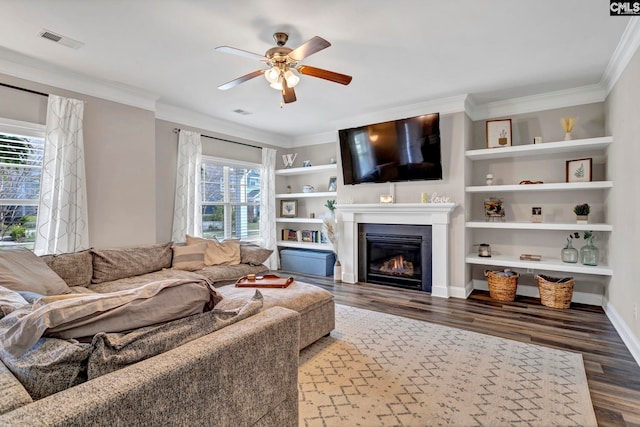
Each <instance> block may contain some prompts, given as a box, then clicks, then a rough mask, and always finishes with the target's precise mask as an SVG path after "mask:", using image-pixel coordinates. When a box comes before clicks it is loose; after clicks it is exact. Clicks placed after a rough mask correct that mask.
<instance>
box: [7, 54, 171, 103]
mask: <svg viewBox="0 0 640 427" xmlns="http://www.w3.org/2000/svg"><path fill="white" fill-rule="evenodd" d="M0 73H3V74H7V75H10V76H14V77H18V78H21V79H25V80H30V81H33V82H36V83H41V84H45V85H48V86H53V87H56V88H60V89H64V90H68V91H72V92H78V93H82V94H85V95H90V96H95V97H97V98H102V99H106V100H108V101H113V102H119V103H121V104H126V105H131V106H133V107H137V108H142V109H144V110H150V111H153V110H155V103H156V101H157V100H158V95H157V94H154V93H151V92H147V91H143V90H141V89H138V88H134V87H132V86H127V85H123V84H118V83H114V82H109V81H106V80H100V79H95V78H92V77H89V76H86V75H84V74H80V73H76V72H73V71H71V70H68V69H66V68H63V67H58V66H56V65H52V64H50V63H47V62H44V61H40V60H37V59H34V58H30V57H28V56H26V55H22V54H20V53H17V52H14V51H12V50H9V49H5V48H2V47H0Z"/></svg>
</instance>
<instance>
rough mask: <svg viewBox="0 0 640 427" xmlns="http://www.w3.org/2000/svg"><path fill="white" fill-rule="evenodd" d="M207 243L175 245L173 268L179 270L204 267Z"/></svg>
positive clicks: (193, 269)
mask: <svg viewBox="0 0 640 427" xmlns="http://www.w3.org/2000/svg"><path fill="white" fill-rule="evenodd" d="M206 250H207V243H198V244H196V245H189V246H174V247H173V261H171V268H175V269H178V270H187V271H196V270H200V269H202V268H204V253H205V252H206Z"/></svg>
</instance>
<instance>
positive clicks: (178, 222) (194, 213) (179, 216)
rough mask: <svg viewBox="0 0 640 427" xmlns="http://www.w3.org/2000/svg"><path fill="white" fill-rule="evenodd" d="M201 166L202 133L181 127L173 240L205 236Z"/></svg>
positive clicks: (179, 240) (180, 240)
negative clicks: (203, 232)
mask: <svg viewBox="0 0 640 427" xmlns="http://www.w3.org/2000/svg"><path fill="white" fill-rule="evenodd" d="M201 167H202V142H201V138H200V134H199V133H197V132H190V131H187V130H180V136H179V137H178V165H177V169H176V197H175V203H174V205H173V231H172V233H171V240H173V241H174V242H184V241H185V234H189V235H191V236H198V237H201V236H202V196H201V194H200V173H201V170H200V169H201Z"/></svg>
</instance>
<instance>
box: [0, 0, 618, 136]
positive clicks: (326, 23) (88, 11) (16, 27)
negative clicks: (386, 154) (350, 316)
mask: <svg viewBox="0 0 640 427" xmlns="http://www.w3.org/2000/svg"><path fill="white" fill-rule="evenodd" d="M0 10H2V25H0V60H4V63H5V64H6V63H7V61H9V62H11V63H20V62H22V63H25V64H26V63H29V64H30V66H31V67H33V66H34V65H35V66H39V67H45V68H49V69H50V70H51V71H52V72H55V73H56V74H58V75H62V74H64V73H65V70H73V71H74V72H75V73H81V74H84V75H86V76H89V77H91V79H99V80H101V81H103V82H104V83H107V84H108V85H112V86H113V85H116V86H118V87H120V88H123V87H124V88H126V89H131V90H133V88H135V90H134V91H136V92H138V93H145V94H147V95H148V96H151V97H152V98H153V99H155V100H156V101H157V102H158V104H159V105H164V106H165V107H171V108H173V107H179V108H181V109H185V110H190V111H192V112H196V113H200V114H202V115H205V116H210V117H214V118H216V119H221V120H225V121H229V122H234V123H236V124H238V125H240V126H248V127H251V128H255V129H259V130H262V131H267V132H270V133H275V134H281V135H285V136H286V137H297V136H300V135H311V134H318V133H322V132H328V131H334V130H335V129H336V126H338V124H339V123H343V122H344V119H345V118H348V117H355V116H362V115H366V114H370V113H374V112H379V111H385V110H393V109H397V108H399V107H402V106H403V105H410V104H417V103H422V102H426V101H430V100H436V99H442V98H447V97H452V96H457V95H462V94H469V95H471V97H472V99H473V100H474V102H475V103H476V104H483V103H488V102H494V101H498V100H504V99H511V98H516V97H523V96H529V95H533V94H539V93H546V92H551V91H558V90H563V89H569V88H576V87H581V86H586V85H593V84H598V83H600V82H601V80H602V77H603V73H604V71H605V69H606V67H607V65H608V63H609V61H610V60H611V58H612V55H613V53H614V51H615V49H616V46H617V45H618V43H619V41H620V39H621V36H622V34H623V32H624V30H625V27H626V26H627V24H628V22H629V19H630V18H628V17H610V16H609V10H608V3H607V2H604V1H603V0H484V1H479V0H448V1H434V0H396V1H393V2H392V1H388V0H367V1H365V0H322V1H319V0H308V1H301V0H297V1H293V0H235V1H223V0H217V1H211V0H210V1H205V0H180V1H179V0H128V1H125V0H92V1H86V0H55V1H52V0H22V1H17V0H0ZM43 29H47V30H50V31H53V32H55V33H58V34H61V35H64V36H67V37H70V38H72V39H75V40H78V41H81V42H83V43H84V46H82V47H81V48H80V49H78V50H75V49H71V48H67V47H64V46H60V45H57V44H55V43H52V42H50V41H47V40H44V39H42V38H40V37H38V33H39V32H40V31H41V30H43ZM276 31H285V32H288V33H289V35H290V37H289V42H288V43H287V46H288V47H291V48H295V47H297V46H298V45H300V44H302V43H304V42H305V41H306V40H308V39H310V38H311V37H313V36H316V35H318V36H321V37H323V38H325V39H327V40H328V41H330V42H331V43H332V46H331V47H329V48H327V49H325V50H323V51H321V52H318V53H316V54H315V55H312V56H310V57H308V58H306V59H305V60H304V61H302V63H303V64H307V65H313V66H315V67H320V68H324V69H328V70H332V71H336V72H340V73H344V74H349V75H352V76H353V81H352V83H351V84H350V85H349V86H343V85H340V84H335V83H331V82H328V81H325V80H321V79H317V78H313V77H310V76H302V78H301V82H300V84H299V85H298V86H297V87H296V94H297V97H298V101H297V102H295V103H292V104H288V105H285V107H284V108H282V109H281V108H280V100H281V97H280V93H279V92H278V91H276V90H274V89H271V88H269V86H268V83H267V82H266V80H264V78H262V77H258V78H255V79H253V80H250V81H248V82H245V83H243V84H241V85H240V86H237V87H235V88H233V89H231V90H228V91H220V90H218V89H216V87H217V86H218V85H220V84H222V83H225V82H227V81H229V80H232V79H234V78H236V77H239V76H241V75H244V74H247V73H249V72H251V71H254V70H257V69H260V68H263V64H261V63H260V62H258V61H254V60H251V59H247V58H243V57H237V56H233V55H229V54H224V53H220V52H217V51H215V50H214V48H215V47H216V46H220V45H228V46H233V47H237V48H240V49H244V50H248V51H251V52H255V53H259V54H264V52H265V51H266V50H267V49H269V48H271V47H273V46H274V45H275V43H274V41H273V39H272V34H273V33H274V32H276ZM3 48H4V49H3ZM41 61H42V62H41ZM45 63H46V64H47V65H46V66H44V65H43V64H45ZM0 72H6V70H3V69H2V67H0ZM13 74H16V73H13ZM21 77H23V76H21ZM236 109H242V110H245V111H248V112H250V113H251V114H249V115H240V114H237V113H234V112H233V110H236ZM430 112H431V111H425V112H424V113H430ZM356 124H357V123H356ZM360 124H361V123H360Z"/></svg>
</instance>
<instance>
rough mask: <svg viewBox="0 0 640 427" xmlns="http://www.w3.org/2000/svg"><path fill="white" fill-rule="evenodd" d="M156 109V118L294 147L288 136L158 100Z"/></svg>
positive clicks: (280, 145)
mask: <svg viewBox="0 0 640 427" xmlns="http://www.w3.org/2000/svg"><path fill="white" fill-rule="evenodd" d="M155 110H156V119H160V120H166V121H169V122H173V123H176V124H180V125H184V126H192V127H195V128H198V129H203V130H208V131H211V132H216V133H219V134H224V135H228V136H231V137H236V138H242V139H247V140H249V141H252V142H258V143H263V144H269V145H275V146H278V147H283V148H291V147H292V145H291V138H290V137H288V136H285V135H280V134H276V133H271V132H267V131H264V130H261V129H256V128H252V127H249V126H246V125H242V124H238V123H234V122H229V121H226V120H222V119H217V118H215V117H212V116H207V115H206V114H202V113H197V112H195V111H191V110H187V109H185V108H181V107H176V106H174V105H170V104H164V103H162V102H157V103H156V109H155Z"/></svg>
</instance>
